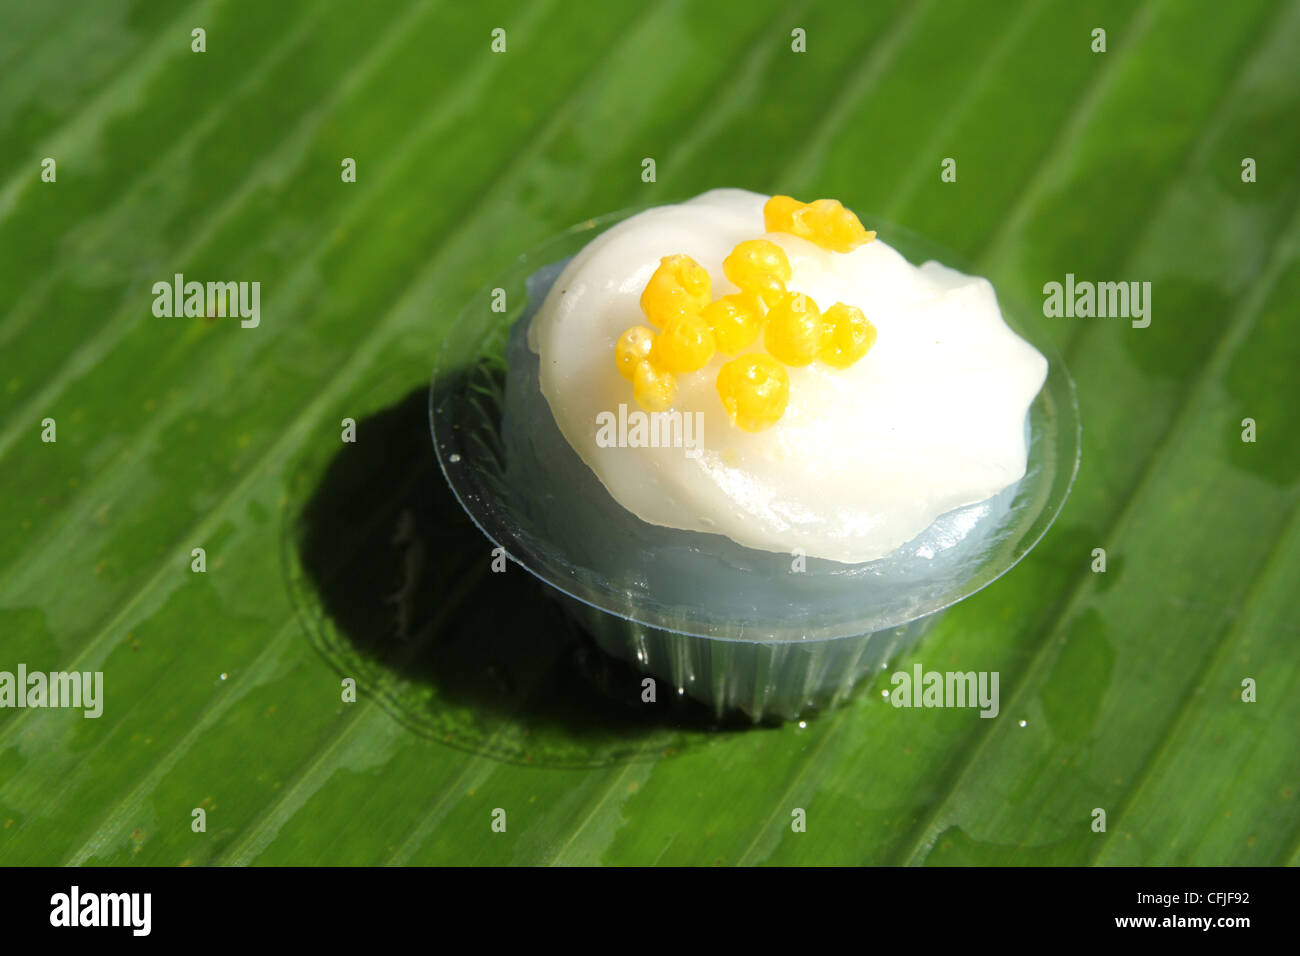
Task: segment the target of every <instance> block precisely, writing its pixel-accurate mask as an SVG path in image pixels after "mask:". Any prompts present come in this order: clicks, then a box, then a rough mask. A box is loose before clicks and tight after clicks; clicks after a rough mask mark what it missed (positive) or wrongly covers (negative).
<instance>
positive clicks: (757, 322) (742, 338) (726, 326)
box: [700, 293, 763, 355]
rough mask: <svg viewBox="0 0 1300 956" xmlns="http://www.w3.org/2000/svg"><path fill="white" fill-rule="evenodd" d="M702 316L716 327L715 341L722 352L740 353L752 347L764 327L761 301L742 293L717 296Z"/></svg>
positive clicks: (714, 332)
mask: <svg viewBox="0 0 1300 956" xmlns="http://www.w3.org/2000/svg"><path fill="white" fill-rule="evenodd" d="M700 318H702V319H704V321H705V322H707V323H708V324H709V328H711V329H713V341H714V343H715V344H716V345H717V347H718V351H719V352H721V353H722V354H723V355H737V354H739V353H740V352H742V351H744V350H745V349H747V348H749V347H750V346H751V345H753V344H754V340H755V339H757V338H758V333H759V332H761V331H762V330H763V318H762V316H761V315H759V309H758V303H757V302H755V301H754V300H753V298H752V297H750V296H747V295H745V294H743V293H741V294H740V295H724V296H723V297H722V298H721V299H715V300H714V301H712V302H710V303H709V304H708V305H706V306H705V307H704V311H703V312H701V313H700Z"/></svg>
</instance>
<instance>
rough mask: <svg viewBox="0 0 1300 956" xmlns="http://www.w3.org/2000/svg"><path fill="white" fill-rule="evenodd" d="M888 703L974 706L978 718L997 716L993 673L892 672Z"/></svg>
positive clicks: (917, 667) (916, 667) (915, 667)
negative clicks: (977, 711)
mask: <svg viewBox="0 0 1300 956" xmlns="http://www.w3.org/2000/svg"><path fill="white" fill-rule="evenodd" d="M889 682H890V683H891V684H893V685H894V690H893V693H891V694H890V695H889V702H890V703H891V704H893V705H894V706H895V707H978V708H980V716H981V717H996V716H997V715H998V707H999V705H998V672H997V671H927V670H923V669H922V667H921V665H920V664H914V665H913V666H912V671H911V673H908V672H907V671H895V672H894V674H893V675H892V676H891V677H890V678H889Z"/></svg>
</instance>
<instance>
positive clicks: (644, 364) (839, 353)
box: [614, 196, 876, 432]
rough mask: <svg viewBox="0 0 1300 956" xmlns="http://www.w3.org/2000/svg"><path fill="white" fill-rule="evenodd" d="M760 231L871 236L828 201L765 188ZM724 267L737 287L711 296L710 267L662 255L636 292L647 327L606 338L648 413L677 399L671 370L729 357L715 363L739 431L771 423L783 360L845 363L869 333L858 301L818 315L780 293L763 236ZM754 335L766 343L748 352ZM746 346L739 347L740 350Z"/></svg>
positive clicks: (853, 239) (783, 266) (844, 242)
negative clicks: (612, 342) (734, 291)
mask: <svg viewBox="0 0 1300 956" xmlns="http://www.w3.org/2000/svg"><path fill="white" fill-rule="evenodd" d="M763 220H764V225H765V226H766V228H767V231H768V232H784V233H789V234H791V235H795V236H799V237H801V238H804V239H807V240H808V241H810V242H813V243H815V244H817V245H818V246H821V247H822V248H823V249H827V250H830V251H831V252H841V253H842V252H850V251H852V250H853V249H856V248H857V247H858V246H860V245H862V244H863V243H866V242H870V241H871V240H872V239H874V238H875V237H876V234H875V233H874V232H868V231H867V230H865V229H863V228H862V223H861V222H860V221H859V220H858V217H857V216H855V215H854V214H853V213H852V212H850V211H849V210H847V209H845V208H844V207H843V206H842V205H841V204H840V203H839V202H837V201H836V200H834V199H818V200H817V201H815V202H811V203H801V202H799V201H798V200H797V199H794V198H792V197H790V196H773V197H772V198H771V199H769V200H768V201H767V204H766V205H765V206H764V207H763ZM722 272H723V274H724V275H725V276H726V277H727V279H729V280H730V281H731V282H732V283H733V284H734V285H736V286H737V287H738V288H739V289H740V290H741V291H740V292H739V293H737V294H734V295H724V296H722V297H721V298H719V299H716V300H715V299H713V281H712V278H711V277H710V276H709V273H708V270H707V269H705V268H704V267H703V266H701V265H700V264H699V263H698V262H696V261H695V260H694V259H692V258H691V257H690V256H686V255H674V256H664V257H663V259H661V260H660V261H659V267H658V268H657V269H655V272H654V274H653V275H652V276H651V277H650V281H649V282H647V283H646V287H645V290H644V291H643V292H642V293H641V311H642V312H644V313H645V316H646V319H647V320H648V321H649V323H650V324H651V325H652V326H654V327H655V328H657V329H659V330H660V331H659V333H658V334H656V333H655V331H654V329H651V328H647V327H646V326H644V325H636V326H633V327H632V328H630V329H628V330H627V331H626V332H624V333H623V334H622V335H620V336H619V338H618V341H617V343H616V344H615V346H614V360H615V363H616V364H617V366H618V372H619V374H620V375H622V376H623V377H624V378H626V379H630V380H631V382H632V395H633V397H634V398H635V399H636V402H637V404H638V405H640V406H641V408H643V409H645V410H646V411H648V412H659V411H666V410H668V409H669V408H671V407H672V405H673V402H675V401H676V400H677V378H676V376H677V375H689V374H691V373H693V372H698V371H700V370H701V369H703V368H705V367H706V366H707V365H708V364H709V363H710V362H712V361H713V357H714V355H715V354H717V353H721V354H723V355H725V356H728V357H730V356H737V357H735V358H731V360H730V361H728V362H726V363H725V364H723V365H722V367H721V368H719V369H718V374H717V380H716V386H717V390H718V397H719V398H720V399H721V400H722V407H723V408H724V409H726V412H727V415H728V416H729V417H730V418H731V421H732V422H733V423H734V424H735V425H736V427H738V428H740V429H742V430H743V431H747V432H760V431H763V430H765V429H768V428H771V427H772V426H773V425H775V424H776V423H777V422H778V421H780V419H781V416H783V415H784V414H785V411H786V408H787V406H788V405H789V404H790V374H789V372H787V371H786V366H792V367H797V366H804V365H808V364H810V363H812V362H813V361H820V362H822V363H823V364H826V365H829V366H831V367H833V368H840V369H844V368H848V367H849V366H851V365H853V364H854V363H855V362H857V361H858V360H859V359H861V358H862V357H863V356H864V355H866V354H867V352H868V351H869V350H870V348H871V346H872V345H873V344H875V341H876V328H875V326H874V325H872V324H871V323H870V322H869V321H868V320H867V317H866V316H865V315H863V314H862V311H861V310H860V309H857V308H855V307H854V306H851V305H846V304H845V303H843V302H837V303H835V304H834V305H832V306H831V307H830V308H829V309H827V310H826V312H825V313H822V311H821V310H820V309H819V308H818V306H817V303H816V302H814V301H813V300H812V298H811V297H809V296H807V295H805V294H804V293H802V292H794V291H788V290H787V289H786V283H787V282H789V281H790V280H791V279H792V278H793V277H794V270H793V268H792V267H791V265H790V259H789V257H788V256H787V255H786V253H785V250H784V249H782V248H781V247H780V246H779V245H777V244H776V243H775V242H772V241H771V240H770V239H747V240H745V241H744V242H741V243H739V244H738V245H737V246H736V247H735V248H734V249H732V251H731V253H730V255H728V256H727V257H726V258H725V259H723V261H722ZM760 336H761V338H762V346H763V348H764V349H765V351H757V352H756V351H746V350H747V349H750V348H752V347H753V346H754V344H755V343H757V342H758V341H759V338H760ZM741 353H744V354H741Z"/></svg>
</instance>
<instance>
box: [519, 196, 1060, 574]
mask: <svg viewBox="0 0 1300 956" xmlns="http://www.w3.org/2000/svg"><path fill="white" fill-rule="evenodd" d="M528 346H529V348H530V349H531V350H532V352H533V353H535V354H536V357H537V363H538V365H537V367H538V380H539V383H540V391H541V394H542V395H543V396H544V397H545V400H546V403H547V405H548V406H549V410H550V413H551V415H553V417H554V421H555V424H556V425H557V426H558V428H559V430H560V432H561V433H562V434H563V436H564V439H565V440H566V441H567V442H568V444H569V445H570V446H571V447H572V449H573V451H574V452H575V453H576V454H577V456H578V457H579V458H580V459H581V461H582V462H583V463H585V465H586V466H587V467H588V468H589V469H590V470H591V472H593V473H594V474H595V476H596V477H597V478H598V479H599V481H600V483H601V484H602V485H603V486H604V488H605V489H606V490H607V491H608V493H609V495H610V496H611V497H612V498H613V499H614V501H616V502H617V503H618V504H619V505H621V506H622V507H623V508H624V509H626V510H627V511H628V512H631V513H632V514H633V515H635V516H636V517H638V518H639V519H641V520H642V521H644V522H647V523H649V524H651V525H656V526H660V527H663V528H669V529H678V530H681V531H696V532H707V533H711V534H717V535H724V536H725V537H727V538H729V539H731V541H733V542H735V543H736V544H739V545H741V546H743V547H746V548H753V549H758V550H761V551H767V552H784V553H786V554H791V553H796V554H806V555H807V556H809V557H813V558H823V559H827V560H830V561H835V562H840V563H844V564H860V563H863V562H868V561H874V560H876V559H879V558H882V557H884V556H886V555H889V554H890V553H891V552H893V551H894V550H895V549H897V548H899V547H900V546H901V545H903V544H905V543H906V542H909V541H912V540H913V539H915V538H916V537H917V536H918V535H920V534H921V533H922V532H923V531H925V530H926V529H927V528H929V527H930V526H931V525H932V524H934V523H935V521H936V519H938V518H939V517H940V516H941V515H944V514H945V513H948V512H952V511H953V510H954V509H958V508H961V507H963V506H966V505H971V504H974V503H976V502H982V501H985V500H986V499H989V498H992V497H993V496H995V495H997V494H998V493H999V492H1001V491H1002V490H1003V489H1006V488H1008V487H1009V486H1010V485H1012V484H1014V483H1015V482H1017V481H1018V480H1019V479H1020V478H1022V477H1023V476H1024V474H1025V466H1026V459H1027V448H1026V424H1025V423H1026V414H1027V411H1028V409H1029V406H1030V404H1031V402H1033V400H1034V398H1035V396H1036V395H1037V394H1038V392H1039V390H1040V389H1041V387H1042V385H1043V382H1044V380H1045V377H1046V375H1047V361H1046V359H1045V358H1044V357H1043V356H1042V355H1041V354H1040V353H1039V352H1038V351H1037V350H1036V349H1034V348H1033V347H1032V346H1031V345H1029V344H1028V343H1027V342H1025V341H1024V340H1023V339H1021V338H1020V337H1019V336H1017V335H1016V334H1015V333H1014V332H1013V331H1012V330H1011V329H1010V328H1009V327H1008V326H1007V324H1006V322H1005V321H1004V320H1003V318H1002V313H1001V311H1000V309H999V307H998V302H997V299H996V297H995V295H994V292H993V288H992V286H991V285H990V284H989V283H988V281H987V280H985V279H982V278H978V277H972V276H968V275H964V274H962V273H960V272H956V271H954V270H952V269H949V268H947V267H945V266H943V265H940V264H939V263H936V262H926V263H923V264H922V265H920V266H913V265H912V264H910V263H909V262H908V261H907V260H906V259H904V258H903V257H902V256H901V255H900V254H899V253H897V252H896V251H894V249H892V248H891V247H890V246H889V245H888V244H887V243H886V242H885V241H883V240H880V239H875V237H874V234H873V233H869V232H866V230H864V229H863V228H862V226H861V224H860V223H859V222H858V220H857V218H856V217H855V216H854V215H853V214H852V213H851V212H848V211H847V210H845V209H844V208H843V207H842V206H840V205H839V204H838V203H835V202H833V201H829V200H819V201H818V202H816V203H810V204H807V205H805V204H802V203H798V202H796V201H795V200H793V199H790V198H789V197H781V196H778V197H767V196H763V195H759V194H757V193H751V192H746V191H743V190H736V189H720V190H714V191H712V192H708V193H705V194H703V195H701V196H698V197H696V198H695V199H692V200H690V201H689V202H685V203H682V204H679V205H673V206H662V207H658V208H655V209H651V210H649V211H647V212H643V213H641V214H639V215H636V216H633V217H631V218H629V219H627V220H624V221H623V222H621V223H619V224H618V225H616V226H614V227H612V228H610V229H609V230H607V231H606V232H604V233H603V234H601V235H599V236H598V237H597V238H595V239H594V240H592V241H591V242H590V243H589V244H588V245H587V246H586V247H585V248H584V249H583V250H582V251H581V252H580V253H578V255H576V256H575V257H574V258H573V259H572V260H571V261H570V262H569V263H568V264H567V266H566V267H565V268H564V269H563V271H562V272H561V273H560V274H559V276H558V278H556V279H555V281H554V284H553V285H552V286H551V288H550V291H549V293H548V294H547V296H546V298H545V301H544V302H543V303H542V305H541V307H540V309H539V310H538V311H537V313H536V314H535V316H534V317H533V319H532V322H531V325H530V327H529V328H528ZM655 439H660V440H655Z"/></svg>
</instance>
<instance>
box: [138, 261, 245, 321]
mask: <svg viewBox="0 0 1300 956" xmlns="http://www.w3.org/2000/svg"><path fill="white" fill-rule="evenodd" d="M153 295H154V299H153V314H154V315H156V316H157V317H158V318H160V319H172V318H180V317H181V316H190V317H191V318H209V319H224V318H226V316H232V317H233V316H239V318H240V319H241V321H240V323H239V325H240V327H241V328H245V329H255V328H257V327H258V325H259V324H260V323H261V321H262V283H260V282H208V283H203V282H196V281H191V282H186V281H185V276H184V274H182V273H180V272H178V273H176V275H175V276H173V277H172V281H171V282H168V281H167V280H165V279H164V280H162V281H160V282H155V283H154V284H153Z"/></svg>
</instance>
